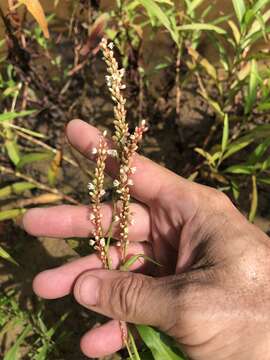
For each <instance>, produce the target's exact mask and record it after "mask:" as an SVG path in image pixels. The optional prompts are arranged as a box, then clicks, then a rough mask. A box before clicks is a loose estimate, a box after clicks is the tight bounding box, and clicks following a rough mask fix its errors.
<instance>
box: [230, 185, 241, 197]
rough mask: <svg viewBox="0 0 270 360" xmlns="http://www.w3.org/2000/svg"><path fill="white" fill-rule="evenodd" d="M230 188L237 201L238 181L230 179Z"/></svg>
mask: <svg viewBox="0 0 270 360" xmlns="http://www.w3.org/2000/svg"><path fill="white" fill-rule="evenodd" d="M231 189H232V192H233V197H234V198H235V200H236V201H237V200H238V199H239V196H240V189H239V185H238V183H237V182H236V181H234V180H231Z"/></svg>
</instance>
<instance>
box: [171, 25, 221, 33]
mask: <svg viewBox="0 0 270 360" xmlns="http://www.w3.org/2000/svg"><path fill="white" fill-rule="evenodd" d="M177 29H178V30H180V31H187V30H191V31H202V30H207V31H214V32H216V33H217V34H222V35H225V34H226V31H225V30H224V29H222V28H220V27H219V26H216V25H213V24H202V23H192V24H185V25H181V26H178V27H177Z"/></svg>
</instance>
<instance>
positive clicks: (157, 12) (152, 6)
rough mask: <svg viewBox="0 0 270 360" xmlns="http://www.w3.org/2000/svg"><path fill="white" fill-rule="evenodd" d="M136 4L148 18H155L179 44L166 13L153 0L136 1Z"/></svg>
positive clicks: (176, 34)
mask: <svg viewBox="0 0 270 360" xmlns="http://www.w3.org/2000/svg"><path fill="white" fill-rule="evenodd" d="M138 2H139V3H140V4H141V5H142V6H143V7H144V8H145V9H146V11H147V12H148V14H149V16H151V17H155V18H157V19H158V20H159V21H160V22H161V24H162V25H163V26H164V27H165V28H166V29H167V30H168V31H169V32H170V34H171V37H172V38H173V40H174V41H175V42H176V44H177V45H178V44H179V36H178V33H177V32H176V31H175V29H174V28H173V27H172V24H171V21H170V19H169V17H168V16H167V15H166V13H165V12H164V11H163V10H162V9H161V8H160V6H159V5H158V4H157V3H156V2H155V1H153V0H138Z"/></svg>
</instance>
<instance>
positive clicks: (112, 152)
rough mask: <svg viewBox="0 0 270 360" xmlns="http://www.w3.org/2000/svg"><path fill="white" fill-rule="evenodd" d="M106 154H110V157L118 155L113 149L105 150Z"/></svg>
mask: <svg viewBox="0 0 270 360" xmlns="http://www.w3.org/2000/svg"><path fill="white" fill-rule="evenodd" d="M107 154H108V155H110V156H111V157H114V158H116V157H117V156H118V152H117V150H115V149H109V150H107Z"/></svg>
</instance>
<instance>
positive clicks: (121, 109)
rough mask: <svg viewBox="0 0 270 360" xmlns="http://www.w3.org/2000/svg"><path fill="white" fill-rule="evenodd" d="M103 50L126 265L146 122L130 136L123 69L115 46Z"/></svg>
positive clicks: (105, 43)
mask: <svg viewBox="0 0 270 360" xmlns="http://www.w3.org/2000/svg"><path fill="white" fill-rule="evenodd" d="M101 49H102V51H103V56H104V59H105V62H106V64H107V70H108V73H109V75H107V76H106V81H107V85H108V88H109V91H110V92H111V96H112V100H113V101H114V102H115V106H114V117H115V120H114V126H115V134H114V136H113V140H114V141H115V143H116V147H117V150H118V153H117V154H118V160H119V175H118V177H117V178H116V180H115V181H114V187H115V190H116V194H117V195H118V200H119V201H118V204H119V206H118V211H119V227H120V239H119V240H120V241H119V242H120V247H121V261H122V263H124V262H125V258H126V250H127V246H128V235H129V226H130V225H131V223H132V218H131V213H130V197H131V196H130V186H132V185H133V181H132V179H131V175H132V174H134V173H135V171H136V168H135V167H132V158H133V155H134V153H135V151H136V150H137V148H138V143H139V142H140V141H141V139H142V136H143V133H144V132H145V131H147V127H146V123H145V120H143V121H142V122H141V124H140V125H139V126H137V127H136V129H135V131H134V133H133V134H130V132H129V127H128V123H127V121H126V110H125V103H126V99H125V98H124V96H123V95H122V90H124V89H125V88H126V86H125V85H124V84H123V83H122V78H123V76H124V69H120V70H119V66H118V63H117V61H116V59H115V57H114V53H113V51H112V49H113V44H112V43H109V44H108V42H107V40H106V39H103V40H102V41H101Z"/></svg>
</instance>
